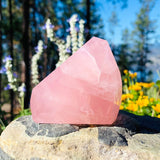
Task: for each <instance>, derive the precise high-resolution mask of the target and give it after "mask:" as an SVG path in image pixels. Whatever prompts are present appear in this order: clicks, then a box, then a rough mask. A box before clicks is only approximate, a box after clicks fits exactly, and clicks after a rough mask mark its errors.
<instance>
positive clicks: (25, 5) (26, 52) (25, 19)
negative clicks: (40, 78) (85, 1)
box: [22, 0, 30, 108]
mask: <svg viewBox="0 0 160 160" xmlns="http://www.w3.org/2000/svg"><path fill="white" fill-rule="evenodd" d="M29 8H30V5H29V0H23V39H22V43H23V56H24V63H25V85H26V95H25V102H24V104H25V106H24V107H25V108H29V100H30V57H29V47H30V46H29Z"/></svg>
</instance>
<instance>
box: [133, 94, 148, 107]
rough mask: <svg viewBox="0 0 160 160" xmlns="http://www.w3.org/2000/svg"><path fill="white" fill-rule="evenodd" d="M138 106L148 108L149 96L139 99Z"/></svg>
mask: <svg viewBox="0 0 160 160" xmlns="http://www.w3.org/2000/svg"><path fill="white" fill-rule="evenodd" d="M136 104H137V105H138V106H140V107H147V106H148V104H149V100H148V96H143V98H142V97H139V98H138V100H137V101H136Z"/></svg>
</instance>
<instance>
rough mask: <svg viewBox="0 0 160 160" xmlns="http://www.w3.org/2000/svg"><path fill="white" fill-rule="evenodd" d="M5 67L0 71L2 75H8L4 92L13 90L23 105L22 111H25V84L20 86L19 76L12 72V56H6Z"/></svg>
mask: <svg viewBox="0 0 160 160" xmlns="http://www.w3.org/2000/svg"><path fill="white" fill-rule="evenodd" d="M3 63H4V67H3V68H2V69H1V70H0V73H1V74H6V76H7V80H8V84H7V86H6V87H5V88H4V90H10V89H12V90H13V91H14V92H15V93H16V94H17V95H18V100H19V103H20V105H21V110H22V111H23V110H24V96H25V91H26V88H25V84H24V83H22V84H21V85H20V86H19V85H18V80H17V75H16V74H15V73H14V72H13V70H12V58H11V56H10V55H9V56H6V57H5V58H4V60H3Z"/></svg>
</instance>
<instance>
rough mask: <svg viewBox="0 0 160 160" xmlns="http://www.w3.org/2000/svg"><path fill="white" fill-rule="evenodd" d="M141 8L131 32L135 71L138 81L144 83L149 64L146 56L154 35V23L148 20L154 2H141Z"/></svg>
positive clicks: (145, 0)
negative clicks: (151, 37)
mask: <svg viewBox="0 0 160 160" xmlns="http://www.w3.org/2000/svg"><path fill="white" fill-rule="evenodd" d="M140 2H141V8H140V11H139V13H138V14H137V19H136V21H135V23H134V25H135V29H134V31H133V40H134V50H133V53H134V54H135V60H136V61H137V68H136V70H137V71H138V72H139V73H140V78H139V79H140V80H141V81H145V80H146V78H147V75H148V72H147V69H146V64H147V63H149V60H148V54H149V53H150V49H149V45H150V36H151V35H152V34H153V33H154V26H153V25H154V22H153V21H152V20H151V18H150V12H151V10H152V8H153V5H154V0H141V1H140Z"/></svg>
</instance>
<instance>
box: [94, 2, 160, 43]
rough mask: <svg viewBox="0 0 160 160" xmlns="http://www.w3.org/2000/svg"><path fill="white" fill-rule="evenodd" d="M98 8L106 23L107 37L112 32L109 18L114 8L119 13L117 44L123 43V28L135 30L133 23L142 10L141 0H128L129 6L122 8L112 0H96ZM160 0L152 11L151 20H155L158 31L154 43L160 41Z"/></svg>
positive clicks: (115, 40) (106, 37) (116, 30)
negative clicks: (109, 0) (108, 0)
mask: <svg viewBox="0 0 160 160" xmlns="http://www.w3.org/2000/svg"><path fill="white" fill-rule="evenodd" d="M96 3H97V10H98V12H99V13H100V15H101V17H102V19H103V23H104V26H105V27H104V31H105V39H110V38H111V34H110V32H109V24H108V19H109V18H110V16H111V13H112V11H113V10H115V11H116V12H117V15H118V20H119V21H118V26H116V27H115V36H114V37H113V39H114V43H115V44H120V43H121V33H122V30H124V29H125V28H128V29H129V30H130V31H132V30H133V23H134V22H135V20H136V15H137V13H138V12H139V10H140V7H141V5H140V3H139V0H128V1H127V4H128V6H127V8H124V9H121V6H120V4H119V3H118V4H117V5H115V6H114V5H113V4H112V3H111V2H107V0H101V1H100V0H96ZM159 17H160V0H156V4H155V6H154V8H153V9H152V11H151V20H155V21H156V23H155V26H156V32H155V35H154V38H153V40H152V43H160V18H159Z"/></svg>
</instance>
